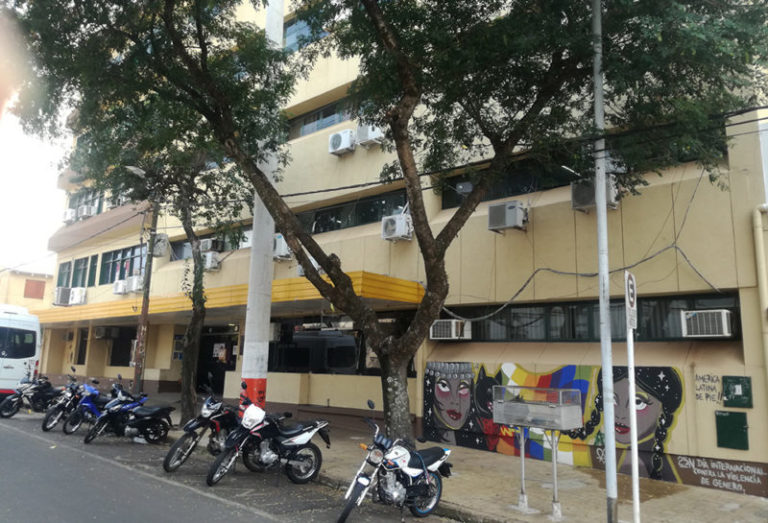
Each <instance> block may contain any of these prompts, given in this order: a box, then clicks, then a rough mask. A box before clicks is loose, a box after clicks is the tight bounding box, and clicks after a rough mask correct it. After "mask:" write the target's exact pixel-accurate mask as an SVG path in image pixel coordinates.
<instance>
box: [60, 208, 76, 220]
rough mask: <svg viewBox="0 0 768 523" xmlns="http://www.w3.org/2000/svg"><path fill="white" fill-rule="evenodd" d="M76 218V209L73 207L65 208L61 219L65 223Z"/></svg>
mask: <svg viewBox="0 0 768 523" xmlns="http://www.w3.org/2000/svg"><path fill="white" fill-rule="evenodd" d="M76 219H77V211H76V210H75V209H65V210H64V216H63V218H62V221H63V222H64V223H66V224H70V223H72V222H74V221H75V220H76Z"/></svg>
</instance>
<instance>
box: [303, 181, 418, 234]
mask: <svg viewBox="0 0 768 523" xmlns="http://www.w3.org/2000/svg"><path fill="white" fill-rule="evenodd" d="M405 203H406V197H405V190H398V191H393V192H389V193H386V194H379V195H376V196H368V197H367V198H360V199H359V200H355V201H353V202H347V203H342V204H339V205H331V206H328V207H321V208H320V209H313V210H311V211H305V212H302V213H299V214H297V215H296V217H297V218H298V219H299V221H300V222H301V224H302V225H303V226H304V229H305V230H306V231H308V232H311V233H312V234H315V233H321V232H328V231H335V230H338V229H346V228H347V227H355V226H357V225H365V224H366V223H374V222H377V221H380V220H381V219H382V218H384V217H385V216H390V215H393V214H397V213H400V212H402V210H403V208H404V207H405Z"/></svg>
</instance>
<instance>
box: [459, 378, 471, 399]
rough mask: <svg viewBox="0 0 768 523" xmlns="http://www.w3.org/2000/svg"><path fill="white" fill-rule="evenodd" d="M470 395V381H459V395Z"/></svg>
mask: <svg viewBox="0 0 768 523" xmlns="http://www.w3.org/2000/svg"><path fill="white" fill-rule="evenodd" d="M468 395H469V383H467V382H466V381H462V382H461V383H459V396H468Z"/></svg>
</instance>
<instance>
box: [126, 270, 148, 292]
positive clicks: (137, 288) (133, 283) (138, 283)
mask: <svg viewBox="0 0 768 523" xmlns="http://www.w3.org/2000/svg"><path fill="white" fill-rule="evenodd" d="M126 287H127V288H128V292H141V291H142V289H143V288H144V276H141V275H139V274H137V275H136V276H128V278H127V279H126Z"/></svg>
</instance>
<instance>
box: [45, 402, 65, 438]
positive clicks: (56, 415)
mask: <svg viewBox="0 0 768 523" xmlns="http://www.w3.org/2000/svg"><path fill="white" fill-rule="evenodd" d="M63 417H64V407H62V406H61V405H56V406H54V407H51V408H50V409H48V410H47V411H46V412H45V417H44V418H43V426H42V429H43V432H48V431H49V430H51V429H52V428H54V427H55V426H56V425H58V424H59V421H61V418H63Z"/></svg>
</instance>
